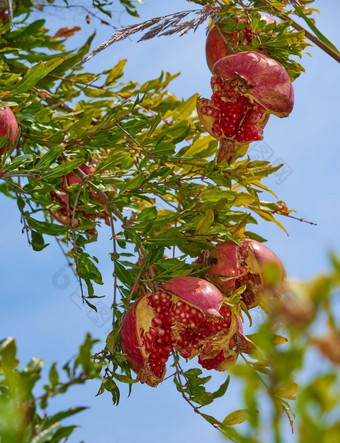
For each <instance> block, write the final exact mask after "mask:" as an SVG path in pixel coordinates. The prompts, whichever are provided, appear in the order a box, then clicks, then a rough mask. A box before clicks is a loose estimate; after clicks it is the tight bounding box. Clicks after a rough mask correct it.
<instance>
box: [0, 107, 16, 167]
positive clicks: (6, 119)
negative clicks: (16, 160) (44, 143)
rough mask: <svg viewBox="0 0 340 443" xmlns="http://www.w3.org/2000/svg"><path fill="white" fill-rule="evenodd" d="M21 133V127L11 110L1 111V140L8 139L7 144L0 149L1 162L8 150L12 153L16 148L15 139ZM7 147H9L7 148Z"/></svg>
mask: <svg viewBox="0 0 340 443" xmlns="http://www.w3.org/2000/svg"><path fill="white" fill-rule="evenodd" d="M18 132H19V126H18V122H17V119H16V118H15V115H14V114H13V111H12V109H11V108H5V109H0V138H2V137H6V143H5V144H4V145H2V146H1V147H0V160H1V156H2V154H3V153H4V152H5V151H6V150H7V151H8V152H12V151H13V149H14V148H15V147H16V144H15V139H16V137H17V135H18ZM6 145H7V146H6Z"/></svg>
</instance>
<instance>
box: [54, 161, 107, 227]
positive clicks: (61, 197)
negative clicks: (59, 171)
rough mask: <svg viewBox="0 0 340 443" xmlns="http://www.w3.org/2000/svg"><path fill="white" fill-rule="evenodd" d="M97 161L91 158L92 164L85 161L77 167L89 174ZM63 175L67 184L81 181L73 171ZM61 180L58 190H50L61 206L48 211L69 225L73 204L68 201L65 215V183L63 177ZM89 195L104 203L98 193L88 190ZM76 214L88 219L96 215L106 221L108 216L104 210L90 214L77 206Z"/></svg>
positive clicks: (66, 196)
mask: <svg viewBox="0 0 340 443" xmlns="http://www.w3.org/2000/svg"><path fill="white" fill-rule="evenodd" d="M97 163H98V160H96V159H92V164H93V165H94V166H88V165H86V164H85V163H83V164H82V165H80V166H79V168H80V169H81V170H82V171H83V172H84V174H86V175H89V174H91V173H93V172H94V171H95V165H96V164H97ZM65 177H66V183H67V185H68V186H71V185H73V184H76V183H79V184H80V183H81V182H82V179H81V178H80V177H78V176H77V175H76V174H74V173H73V172H70V173H69V174H67V175H66V176H65ZM62 180H63V181H62V187H61V189H60V191H59V192H55V191H52V192H51V197H52V199H53V200H54V201H56V202H58V203H59V204H60V206H61V208H60V209H57V210H52V211H50V214H51V215H52V217H53V218H54V219H55V220H57V221H58V222H59V223H61V224H63V225H65V226H69V225H71V223H72V214H73V206H72V204H71V203H70V202H69V214H68V215H67V200H68V194H67V191H65V189H64V184H65V180H64V178H63V179H62ZM90 195H91V196H92V197H93V198H94V199H95V200H97V201H98V202H99V203H101V204H103V205H105V202H104V200H103V199H102V197H100V195H98V194H97V193H96V192H90ZM76 214H79V215H83V216H84V217H86V218H88V219H93V220H94V219H95V218H97V217H99V218H104V219H105V221H106V222H107V217H108V215H107V213H106V212H105V211H104V210H103V211H101V212H100V213H99V214H90V213H87V212H85V211H83V210H80V209H79V208H77V209H76ZM78 225H79V220H78V219H77V218H76V217H75V219H74V226H78Z"/></svg>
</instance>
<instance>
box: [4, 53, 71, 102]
mask: <svg viewBox="0 0 340 443" xmlns="http://www.w3.org/2000/svg"><path fill="white" fill-rule="evenodd" d="M63 61H64V59H63V58H62V57H56V58H53V59H52V60H48V61H47V62H45V63H44V62H40V63H38V64H37V65H35V66H33V67H32V68H30V69H28V71H27V72H26V74H25V75H24V77H23V79H22V80H21V81H20V82H19V83H18V84H17V86H16V88H15V89H14V90H13V93H14V94H19V93H22V92H26V91H30V90H31V89H32V88H33V86H35V85H36V84H37V83H38V81H39V80H41V79H42V78H44V77H46V75H47V74H48V73H49V72H51V71H53V69H55V68H56V67H57V66H59V65H60V64H61V63H62V62H63Z"/></svg>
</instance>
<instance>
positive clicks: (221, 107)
mask: <svg viewBox="0 0 340 443" xmlns="http://www.w3.org/2000/svg"><path fill="white" fill-rule="evenodd" d="M211 87H212V90H213V95H212V97H211V100H207V99H205V98H199V99H198V101H197V111H198V115H199V118H200V120H201V122H202V124H203V126H204V127H205V129H206V130H207V131H208V132H209V133H210V134H211V135H212V136H213V137H215V138H217V139H218V140H220V142H221V146H220V152H219V156H218V161H222V160H223V159H226V160H227V161H229V162H230V160H231V158H232V155H233V153H234V150H235V145H237V144H246V143H250V142H252V141H256V140H262V139H263V128H264V127H265V125H266V124H267V121H268V119H269V115H270V114H275V115H277V116H278V117H287V116H288V115H289V114H290V112H291V111H292V109H293V106H294V90H293V86H292V83H291V81H290V79H289V76H288V74H287V71H286V70H285V68H284V67H283V66H282V65H281V64H280V63H279V62H277V61H276V60H273V59H271V58H269V57H267V56H265V55H263V54H259V53H258V52H253V51H246V52H240V53H239V54H235V55H228V56H226V57H223V58H221V59H220V60H219V61H218V62H217V63H216V64H215V65H214V75H213V77H212V79H211Z"/></svg>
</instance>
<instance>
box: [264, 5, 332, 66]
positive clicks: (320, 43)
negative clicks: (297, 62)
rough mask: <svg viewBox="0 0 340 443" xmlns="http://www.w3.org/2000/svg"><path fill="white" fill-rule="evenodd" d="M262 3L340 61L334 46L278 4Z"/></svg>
mask: <svg viewBox="0 0 340 443" xmlns="http://www.w3.org/2000/svg"><path fill="white" fill-rule="evenodd" d="M262 3H264V4H265V5H266V7H267V8H268V9H273V10H274V11H275V12H276V15H277V16H278V17H280V18H282V19H284V20H286V21H289V22H291V26H292V27H293V28H295V29H297V30H298V31H304V33H305V36H306V37H307V38H308V39H309V40H310V41H311V42H313V43H314V44H315V45H317V46H319V48H320V49H322V50H323V51H325V52H326V53H327V54H328V55H330V56H331V57H332V58H334V60H336V61H337V62H338V63H340V54H339V53H338V52H336V51H334V50H333V49H332V48H330V47H329V46H328V45H326V44H325V43H324V42H323V41H321V40H320V39H319V38H318V37H316V36H315V35H314V34H312V33H311V32H309V31H308V30H307V29H305V28H304V27H303V26H301V25H300V24H299V23H297V22H296V21H295V20H293V19H292V18H291V17H290V16H288V15H286V14H284V13H283V12H282V11H281V10H280V9H279V8H277V7H276V6H273V5H271V4H270V3H269V2H268V0H262Z"/></svg>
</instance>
